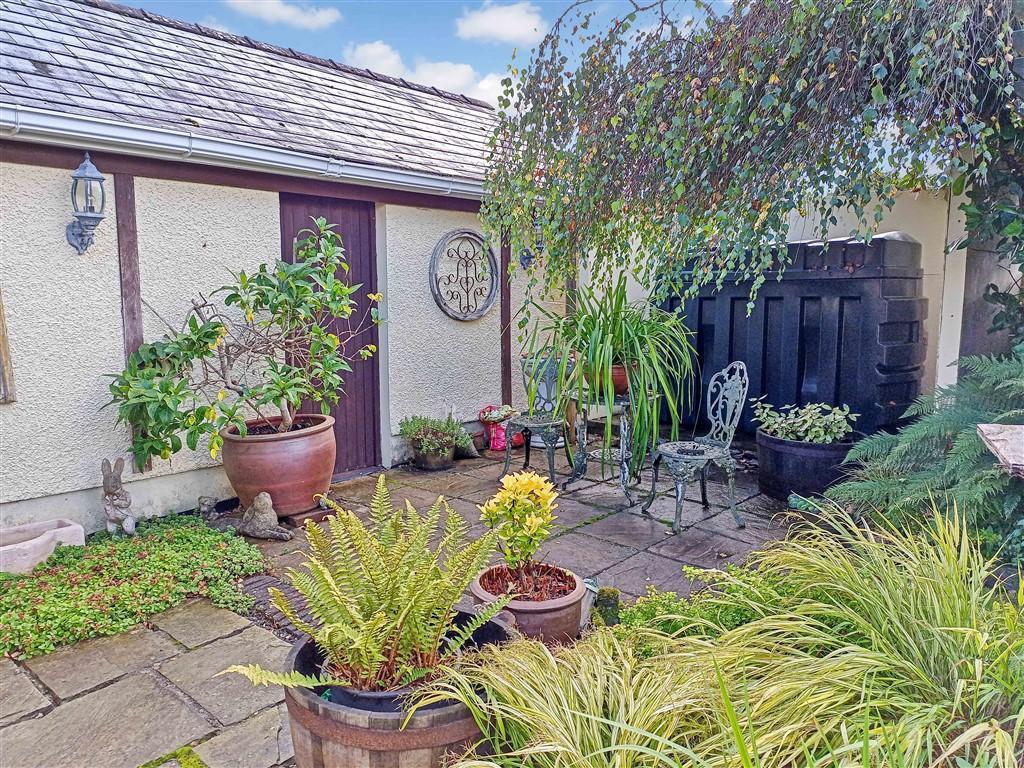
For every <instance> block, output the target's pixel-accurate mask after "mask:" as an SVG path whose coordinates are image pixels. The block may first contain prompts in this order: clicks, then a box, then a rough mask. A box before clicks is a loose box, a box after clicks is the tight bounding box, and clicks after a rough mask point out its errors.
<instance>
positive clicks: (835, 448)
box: [757, 430, 853, 501]
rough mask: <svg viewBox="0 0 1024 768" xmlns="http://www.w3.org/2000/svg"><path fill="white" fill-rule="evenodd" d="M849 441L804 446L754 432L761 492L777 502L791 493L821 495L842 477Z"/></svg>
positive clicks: (849, 445)
mask: <svg viewBox="0 0 1024 768" xmlns="http://www.w3.org/2000/svg"><path fill="white" fill-rule="evenodd" d="M852 447H853V441H852V440H845V441H843V442H840V443H827V444H822V443H805V442H803V441H801V440H784V439H782V438H780V437H772V436H771V435H766V434H765V433H764V432H762V431H761V430H758V431H757V484H758V487H760V489H761V492H762V493H764V494H767V495H768V496H771V497H772V498H773V499H778V500H779V501H786V500H787V499H788V498H789V495H790V494H791V493H798V494H800V495H801V496H814V495H820V494H822V493H824V491H825V489H826V488H828V487H829V486H830V485H833V484H834V483H835V482H836V481H837V480H839V479H840V477H841V476H842V470H841V469H840V465H841V464H842V463H843V459H845V458H846V454H847V453H848V452H849V450H850V448H852Z"/></svg>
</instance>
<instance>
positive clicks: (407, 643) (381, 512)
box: [227, 475, 508, 690]
mask: <svg viewBox="0 0 1024 768" xmlns="http://www.w3.org/2000/svg"><path fill="white" fill-rule="evenodd" d="M326 503H327V504H328V505H329V506H330V507H331V508H332V509H333V510H334V514H333V515H331V516H329V517H328V518H327V521H326V530H325V529H324V528H323V527H321V526H319V525H317V524H315V523H312V522H307V524H306V529H305V530H306V538H307V539H308V540H309V559H308V561H307V562H305V563H304V564H303V565H302V566H300V567H299V568H293V569H289V570H288V574H287V575H288V578H289V580H290V581H291V583H292V585H293V586H294V587H295V589H296V591H297V592H298V593H299V595H300V596H301V601H294V602H293V601H291V600H290V599H289V598H288V597H286V596H285V595H284V594H282V593H281V591H280V590H271V600H272V602H273V604H274V605H275V606H276V607H277V608H278V609H279V610H280V611H281V612H282V613H283V614H284V615H285V616H286V617H287V618H288V620H289V621H290V622H291V623H292V624H293V625H294V626H295V627H296V629H298V630H299V631H300V632H303V633H304V634H306V635H308V636H309V637H310V638H311V639H312V640H313V642H314V643H315V644H316V646H317V648H318V649H319V650H320V652H321V653H322V655H323V658H324V661H325V663H324V669H323V672H324V674H322V675H320V676H312V677H311V676H308V675H301V674H298V673H286V674H277V673H274V672H268V671H267V670H264V669H262V668H260V667H256V666H235V667H232V668H231V669H230V670H227V671H231V672H237V673H238V674H242V675H245V676H246V677H248V678H249V680H251V681H252V682H253V683H255V684H257V685H267V684H275V685H284V686H297V687H316V686H321V685H344V686H349V687H353V688H358V689H360V690H390V689H393V688H398V687H401V686H403V685H407V684H409V682H410V681H416V680H422V679H423V678H426V677H429V676H430V675H431V674H432V673H433V671H434V670H435V669H436V668H437V666H438V665H439V664H440V663H441V661H442V660H443V658H444V657H446V656H448V655H450V654H453V653H455V652H457V651H458V650H459V649H460V648H461V647H462V646H463V645H464V644H465V643H466V642H468V641H469V639H470V636H471V635H472V633H473V632H474V631H475V630H476V629H477V628H479V627H480V626H482V625H483V624H484V623H485V622H487V621H489V620H490V619H492V618H494V616H495V614H497V613H498V611H500V610H501V609H502V608H503V607H504V606H505V604H506V603H507V602H508V598H502V599H500V600H497V601H495V602H494V603H491V604H489V605H487V606H484V607H483V608H482V609H481V610H480V611H479V612H478V614H477V615H476V616H475V617H474V618H473V619H472V620H471V621H470V622H468V623H467V624H466V625H464V626H462V627H455V626H454V625H453V621H454V619H455V615H456V611H455V605H456V603H458V602H459V600H460V599H461V598H462V596H463V594H464V593H465V591H466V588H467V587H468V586H469V583H470V582H471V581H472V580H473V577H474V576H475V575H476V574H477V573H479V572H480V571H481V570H483V569H484V568H485V567H486V565H487V563H488V561H489V560H490V558H491V555H492V554H493V553H494V551H495V548H496V546H497V534H496V533H495V532H493V531H488V532H487V533H485V534H484V535H483V536H481V537H480V538H478V539H472V538H471V537H470V536H469V525H468V524H467V523H466V521H464V520H463V519H462V518H461V517H460V516H459V515H458V514H457V513H456V512H454V511H453V510H452V509H451V507H450V506H449V505H448V503H447V502H446V501H445V500H444V499H443V498H438V500H437V502H436V503H435V504H434V505H433V506H432V507H431V508H430V509H429V510H428V511H427V512H426V513H425V514H419V513H418V512H417V511H416V510H415V509H413V507H412V505H411V504H409V503H408V502H406V505H405V507H404V508H397V509H396V508H395V507H393V506H392V503H391V496H390V494H389V493H388V489H387V486H386V485H385V482H384V477H383V475H382V476H381V477H380V478H378V480H377V488H376V491H375V493H374V495H373V501H372V503H371V510H370V522H369V523H368V524H364V523H363V522H362V521H360V519H359V518H358V517H356V515H355V514H353V513H352V512H351V511H349V510H346V509H342V508H341V507H340V506H338V505H337V504H335V503H334V502H332V501H330V500H326ZM442 521H443V522H442ZM434 541H436V542H437V544H436V546H434V545H432V542H434ZM304 615H306V616H311V617H312V620H311V621H310V620H307V619H304V618H303V616H304Z"/></svg>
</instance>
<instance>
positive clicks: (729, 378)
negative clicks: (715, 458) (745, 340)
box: [706, 360, 750, 447]
mask: <svg viewBox="0 0 1024 768" xmlns="http://www.w3.org/2000/svg"><path fill="white" fill-rule="evenodd" d="M749 385H750V380H749V378H748V377H747V366H746V365H744V364H743V361H741V360H736V361H735V362H732V363H729V365H727V366H726V367H725V368H723V369H722V370H720V371H719V372H718V373H716V374H715V375H714V376H712V377H711V382H710V384H709V385H708V421H710V422H711V430H710V431H709V432H708V434H707V438H706V439H707V440H710V441H713V442H716V443H721V444H722V445H724V446H727V447H728V446H729V445H731V444H732V438H733V435H735V434H736V428H737V427H738V426H739V423H740V415H741V414H742V413H743V404H744V403H745V402H746V401H747V389H748V387H749Z"/></svg>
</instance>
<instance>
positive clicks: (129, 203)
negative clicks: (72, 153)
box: [114, 173, 142, 360]
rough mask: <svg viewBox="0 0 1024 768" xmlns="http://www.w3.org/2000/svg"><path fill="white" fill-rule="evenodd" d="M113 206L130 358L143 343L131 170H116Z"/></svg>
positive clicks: (137, 238)
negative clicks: (115, 216)
mask: <svg viewBox="0 0 1024 768" xmlns="http://www.w3.org/2000/svg"><path fill="white" fill-rule="evenodd" d="M114 208H115V210H116V213H117V256H118V261H119V263H120V268H121V321H122V323H123V326H124V356H125V360H127V359H128V357H129V356H130V355H131V354H132V353H133V352H135V351H136V350H137V349H138V348H139V347H140V346H141V345H142V281H141V277H140V274H139V235H138V229H137V226H136V220H135V177H134V176H132V175H131V174H127V173H115V174H114Z"/></svg>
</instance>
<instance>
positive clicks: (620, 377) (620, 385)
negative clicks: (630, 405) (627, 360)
mask: <svg viewBox="0 0 1024 768" xmlns="http://www.w3.org/2000/svg"><path fill="white" fill-rule="evenodd" d="M612 386H613V387H615V394H616V395H620V396H621V395H624V394H626V393H627V392H629V375H628V374H627V373H626V366H624V365H622V364H621V363H615V365H613V366H612Z"/></svg>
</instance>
